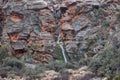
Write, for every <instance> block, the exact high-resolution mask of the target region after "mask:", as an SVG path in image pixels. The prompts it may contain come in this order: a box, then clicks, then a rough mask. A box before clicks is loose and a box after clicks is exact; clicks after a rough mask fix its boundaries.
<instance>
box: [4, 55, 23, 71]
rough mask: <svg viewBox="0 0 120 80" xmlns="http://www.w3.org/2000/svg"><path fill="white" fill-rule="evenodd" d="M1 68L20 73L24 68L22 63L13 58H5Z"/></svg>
mask: <svg viewBox="0 0 120 80" xmlns="http://www.w3.org/2000/svg"><path fill="white" fill-rule="evenodd" d="M2 67H3V68H4V69H7V70H13V71H20V70H21V69H22V68H24V63H23V62H22V61H20V60H18V59H16V58H14V57H7V58H5V59H4V60H3V64H2Z"/></svg>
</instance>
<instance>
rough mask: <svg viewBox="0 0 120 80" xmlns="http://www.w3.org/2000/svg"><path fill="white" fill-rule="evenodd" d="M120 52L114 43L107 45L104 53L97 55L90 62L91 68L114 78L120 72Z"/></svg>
mask: <svg viewBox="0 0 120 80" xmlns="http://www.w3.org/2000/svg"><path fill="white" fill-rule="evenodd" d="M119 58H120V52H119V49H116V48H115V47H113V46H112V45H107V46H105V50H104V51H103V53H100V54H97V55H95V56H94V57H93V58H92V60H91V61H90V63H89V68H90V69H91V70H92V71H94V72H97V73H98V74H99V73H100V72H102V73H103V74H104V76H107V77H109V78H113V77H114V76H115V75H116V74H117V72H120V68H119V66H120V60H119Z"/></svg>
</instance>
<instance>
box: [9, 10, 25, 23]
mask: <svg viewBox="0 0 120 80" xmlns="http://www.w3.org/2000/svg"><path fill="white" fill-rule="evenodd" d="M10 18H11V20H12V21H13V22H20V21H21V20H22V19H23V18H24V16H23V15H22V14H19V13H16V12H12V13H11V17H10Z"/></svg>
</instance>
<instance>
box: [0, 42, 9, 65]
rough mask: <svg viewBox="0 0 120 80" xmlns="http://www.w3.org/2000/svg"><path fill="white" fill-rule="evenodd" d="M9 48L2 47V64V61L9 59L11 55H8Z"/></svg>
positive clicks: (0, 60)
mask: <svg viewBox="0 0 120 80" xmlns="http://www.w3.org/2000/svg"><path fill="white" fill-rule="evenodd" d="M8 49H9V46H8V45H7V44H6V45H2V46H1V47H0V63H2V60H3V59H5V58H6V57H9V56H10V55H9V54H8V52H9V50H8Z"/></svg>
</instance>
